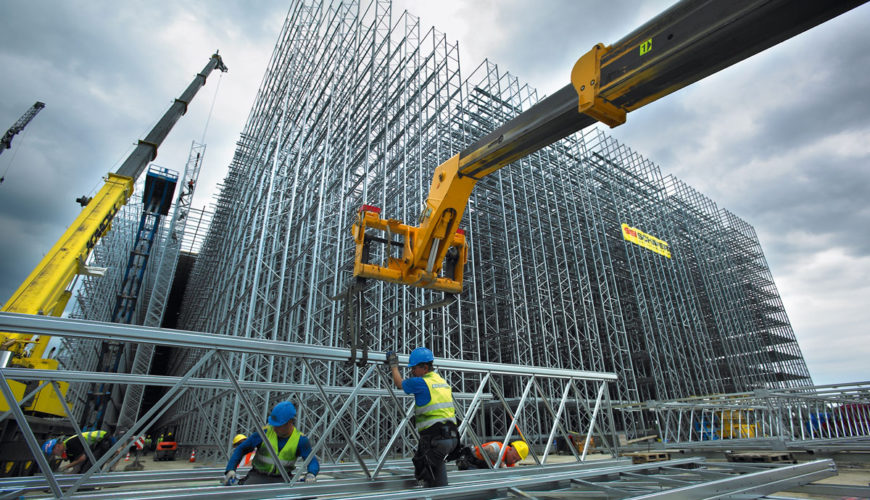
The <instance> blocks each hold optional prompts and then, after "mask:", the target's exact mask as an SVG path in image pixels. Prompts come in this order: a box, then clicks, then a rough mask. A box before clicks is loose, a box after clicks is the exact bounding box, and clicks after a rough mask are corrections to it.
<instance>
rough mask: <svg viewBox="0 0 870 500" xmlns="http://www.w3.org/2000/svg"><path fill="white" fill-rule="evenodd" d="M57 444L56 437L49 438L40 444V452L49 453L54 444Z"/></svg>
mask: <svg viewBox="0 0 870 500" xmlns="http://www.w3.org/2000/svg"><path fill="white" fill-rule="evenodd" d="M56 444H57V439H49V440H48V441H46V442H45V443H44V444H43V445H42V452H43V453H45V454H46V455H51V452H52V451H53V450H54V446H55V445H56Z"/></svg>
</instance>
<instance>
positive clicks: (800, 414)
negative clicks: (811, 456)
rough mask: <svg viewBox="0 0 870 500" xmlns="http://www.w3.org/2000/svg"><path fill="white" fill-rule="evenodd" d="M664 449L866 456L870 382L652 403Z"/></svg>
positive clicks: (869, 431) (648, 404)
mask: <svg viewBox="0 0 870 500" xmlns="http://www.w3.org/2000/svg"><path fill="white" fill-rule="evenodd" d="M642 406H644V407H645V408H646V409H648V410H650V411H652V412H654V414H655V416H656V422H657V431H658V436H660V437H661V438H662V444H663V445H664V447H665V448H681V449H686V448H689V449H698V450H700V449H740V448H742V449H747V448H750V449H756V450H757V449H771V450H792V451H828V452H831V451H847V450H867V449H868V447H870V382H858V383H854V384H837V385H825V386H814V387H811V388H809V390H805V389H803V388H801V389H798V390H796V389H776V390H771V389H758V390H755V391H752V392H746V393H734V394H721V395H715V396H705V397H693V398H682V399H678V400H674V401H658V402H656V401H651V402H646V403H644V404H643V405H642Z"/></svg>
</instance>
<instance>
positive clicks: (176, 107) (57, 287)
mask: <svg viewBox="0 0 870 500" xmlns="http://www.w3.org/2000/svg"><path fill="white" fill-rule="evenodd" d="M215 69H218V70H220V71H222V72H225V71H227V67H226V66H224V63H223V60H222V59H221V56H220V55H218V53H217V52H216V53H215V54H214V55H212V56H211V58H210V59H209V61H208V64H206V65H205V67H204V68H203V69H202V71H201V72H199V73H198V74H197V75H196V76H195V77H194V79H193V81H192V82H191V83H190V85H188V87H187V89H186V90H185V91H184V93H182V94H181V97H179V98H178V99H176V100H175V102H174V103H173V104H172V106H170V108H169V109H168V110H167V111H166V113H164V115H163V117H162V118H161V119H160V121H158V122H157V125H155V126H154V128H153V129H151V132H149V133H148V135H147V136H146V137H145V139H142V140H140V141H139V143H138V145H137V146H136V148H135V149H134V150H133V152H132V153H130V156H129V157H128V158H127V159H126V161H124V163H123V164H122V165H121V167H120V168H118V170H117V171H116V172H114V173H109V174H108V177H107V178H106V182H105V184H104V185H103V187H102V188H101V189H100V191H99V192H97V194H96V195H94V197H93V198H92V199H87V198H84V197H83V198H80V199H79V200H77V201H79V202H80V203H82V205H83V207H84V208H83V209H82V212H81V213H80V214H79V216H78V217H77V218H76V220H75V221H74V222H73V223H72V225H71V226H70V227H69V229H67V231H66V232H65V233H64V234H63V236H61V238H60V239H59V240H58V241H57V243H55V244H54V246H53V247H52V248H51V250H50V251H49V252H48V253H47V254H46V255H45V257H44V258H43V259H42V260H41V261H40V262H39V264H38V265H37V266H36V268H35V269H34V270H33V271H32V272H31V273H30V275H29V276H28V277H27V279H26V280H25V281H24V283H22V284H21V286H20V287H19V288H18V290H16V291H15V293H14V294H13V295H12V297H11V298H10V299H9V301H8V302H6V304H4V305H3V308H2V310H3V311H4V312H15V313H24V314H39V315H47V316H60V315H61V314H62V313H63V310H64V308H65V307H66V303H67V301H68V300H69V298H70V296H71V292H70V290H68V286H69V285H70V283H71V282H72V280H73V278H74V277H75V276H76V275H77V274H85V273H87V272H89V271H88V269H87V266H85V261H86V260H87V258H88V255H90V253H91V250H92V249H93V248H94V245H96V244H97V242H98V241H99V240H100V238H102V237H103V235H105V234H106V232H108V231H109V229H110V228H111V224H112V218H113V217H114V216H115V214H116V213H118V210H119V209H120V208H121V207H122V206H123V205H124V204H126V203H127V200H128V199H129V198H130V196H131V195H132V194H133V185H134V184H135V182H136V179H137V178H138V177H139V175H140V174H142V172H143V171H144V170H145V167H146V166H147V165H148V163H149V162H150V161H153V160H154V159H155V158H156V157H157V148H158V147H160V144H161V143H163V140H164V139H165V138H166V136H167V134H169V131H170V130H172V127H173V126H174V125H175V122H177V121H178V119H179V118H180V117H181V116H182V115H183V114H185V113H186V112H187V106H188V105H189V104H190V101H191V100H192V99H193V97H194V96H195V95H196V93H197V92H198V91H199V89H200V88H202V86H203V85H205V81H206V78H207V77H208V76H209V75H210V74H211V72H212V71H213V70H215ZM49 340H50V337H47V336H38V337H37V338H34V336H31V335H23V334H16V333H6V332H0V368H5V367H18V368H39V369H48V370H56V369H57V360H55V359H46V358H44V357H43V356H44V354H45V349H46V347H47V345H48V341H49ZM9 384H10V386H11V388H12V391H13V393H14V394H15V397H16V399H17V400H19V401H20V400H21V399H22V398H23V397H24V393H25V390H26V388H27V386H26V385H25V384H23V383H21V382H16V381H14V380H10V381H9ZM59 385H60V386H61V393H62V394H63V397H64V398H65V397H66V391H67V388H68V386H69V384H67V383H60V384H59ZM8 409H9V403H8V402H7V401H6V400H5V398H3V397H2V396H0V411H6V410H8ZM23 409H24V410H25V411H28V412H30V413H31V414H36V415H43V416H51V415H54V416H63V415H64V411H63V405H62V404H61V402H60V400H59V399H58V397H57V395H56V393H55V392H54V390H53V389H52V388H51V387H50V386H48V385H46V386H45V387H44V388H43V389H41V390H40V391H39V393H37V394H36V396H35V397H33V398H32V399H31V400H30V401H29V402H28V403H27V405H26V406H25V407H24V408H23Z"/></svg>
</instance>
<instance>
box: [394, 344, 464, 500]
mask: <svg viewBox="0 0 870 500" xmlns="http://www.w3.org/2000/svg"><path fill="white" fill-rule="evenodd" d="M434 361H435V357H434V355H433V354H432V351H430V350H429V349H427V348H425V347H418V348H416V349H414V350H413V351H411V355H410V357H409V358H408V366H409V367H410V368H411V376H410V377H408V378H407V379H405V380H402V376H401V375H400V374H399V358H398V356H396V353H394V352H389V353H387V364H388V365H389V367H390V372H391V373H392V376H393V383H394V384H396V387H397V388H399V389H402V390H403V391H405V393H406V394H412V395H413V396H414V402H415V408H414V423H415V425H416V427H417V432H419V433H420V444H419V446H418V447H417V452H416V453H415V454H414V458H413V459H412V461H413V462H414V477H416V478H417V480H418V481H420V482H422V484H423V486H425V487H427V488H432V487H437V486H447V466H446V465H445V463H444V459H445V458H446V457H447V455H448V454H449V453H450V452H452V451H453V450H454V449H456V448H457V447H458V446H459V431H458V429H457V427H456V410H455V409H454V407H453V391H452V390H451V389H450V384H448V383H447V381H445V380H444V379H443V378H442V377H441V375H439V374H438V373H436V372H435V370H434V369H433V363H434Z"/></svg>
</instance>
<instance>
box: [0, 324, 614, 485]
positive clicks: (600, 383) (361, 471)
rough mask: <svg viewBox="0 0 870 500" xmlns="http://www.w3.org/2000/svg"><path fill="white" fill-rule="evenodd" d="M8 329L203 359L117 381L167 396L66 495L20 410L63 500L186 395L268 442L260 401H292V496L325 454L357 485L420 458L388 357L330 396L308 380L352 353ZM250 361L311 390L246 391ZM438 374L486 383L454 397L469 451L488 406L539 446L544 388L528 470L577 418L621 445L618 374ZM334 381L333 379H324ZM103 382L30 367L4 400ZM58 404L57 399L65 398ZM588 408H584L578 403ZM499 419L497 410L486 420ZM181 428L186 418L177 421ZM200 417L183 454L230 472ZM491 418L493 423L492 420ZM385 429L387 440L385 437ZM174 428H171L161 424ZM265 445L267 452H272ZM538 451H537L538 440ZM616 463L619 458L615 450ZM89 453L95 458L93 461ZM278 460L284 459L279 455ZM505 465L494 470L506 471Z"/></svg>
mask: <svg viewBox="0 0 870 500" xmlns="http://www.w3.org/2000/svg"><path fill="white" fill-rule="evenodd" d="M0 328H3V329H4V331H10V332H17V333H29V334H34V335H37V334H38V335H51V336H53V337H64V338H96V339H99V340H108V339H111V340H112V341H114V342H118V343H120V344H125V345H126V344H130V345H137V346H140V348H141V346H143V345H150V346H156V345H165V346H172V347H174V348H176V349H184V350H195V351H197V352H198V354H199V355H198V356H197V361H196V362H195V363H194V364H193V366H191V367H190V369H188V370H187V371H186V372H185V373H183V374H181V376H178V377H170V376H156V375H144V374H115V375H114V376H113V383H115V384H117V385H123V386H136V385H141V386H151V385H156V386H164V387H167V388H168V390H167V391H166V392H165V394H164V395H163V397H162V398H161V399H160V400H159V401H158V402H157V403H156V404H154V405H153V406H151V407H149V408H148V409H147V411H146V412H145V413H144V414H143V415H142V416H140V417H139V418H138V419H136V420H135V421H134V422H132V424H131V426H130V427H129V428H128V429H125V430H123V431H119V432H118V436H117V437H118V441H117V442H116V443H115V444H114V446H113V447H112V449H110V450H109V451H108V452H106V454H105V455H104V456H103V457H102V458H100V459H99V460H95V459H94V458H92V459H91V462H92V463H93V464H94V465H92V466H91V468H90V469H89V470H88V471H86V472H84V473H83V474H82V475H81V476H80V477H78V478H77V479H76V480H75V482H74V483H73V484H72V485H71V486H69V488H68V489H66V490H62V489H61V487H60V483H59V482H58V479H57V478H56V477H55V475H54V474H53V473H52V471H51V470H50V468H49V465H48V463H47V462H46V459H45V457H44V455H43V454H42V452H41V448H40V446H41V443H39V442H37V440H36V438H35V437H34V434H33V431H32V430H31V429H30V425H29V424H28V422H27V419H26V417H25V415H24V414H23V412H22V411H21V409H20V407H19V406H17V405H15V406H13V408H12V409H11V410H10V411H9V412H7V413H6V414H4V415H3V416H2V417H0V418H3V419H5V418H9V417H14V418H15V419H16V421H17V422H18V425H19V427H20V428H21V429H22V434H23V435H24V437H25V440H26V442H27V444H28V447H29V449H30V451H31V454H32V456H33V457H34V460H35V461H36V463H37V464H38V465H39V467H40V469H41V470H42V471H43V472H44V474H45V480H46V481H47V483H48V486H49V487H50V488H51V490H52V492H53V493H54V495H55V496H57V497H61V496H69V495H72V494H74V493H75V492H76V491H77V490H78V489H79V488H80V487H82V486H84V485H85V483H87V482H88V481H89V479H90V478H91V477H92V476H93V475H94V474H96V473H98V472H100V470H101V469H102V470H103V471H104V472H105V471H107V470H108V469H109V467H111V465H112V463H113V462H116V461H117V460H119V459H120V458H121V455H120V454H119V453H117V452H119V451H122V450H124V449H126V448H127V447H129V445H130V443H131V442H132V441H133V439H135V436H138V435H140V434H141V433H142V432H143V431H144V430H145V429H148V428H149V427H151V426H153V425H155V422H160V421H161V419H165V416H166V415H169V414H170V413H168V411H169V410H170V409H175V413H176V414H178V410H179V409H183V406H184V402H185V401H187V398H184V396H185V395H188V394H193V395H196V396H197V398H198V399H197V400H196V401H197V402H196V405H195V408H194V409H193V410H192V411H193V412H194V413H195V415H196V416H201V415H208V414H210V413H211V412H212V411H213V410H214V408H217V407H221V406H231V405H232V404H233V403H234V402H237V401H241V406H242V407H243V410H242V411H243V412H244V415H245V417H246V419H248V420H249V421H252V422H258V423H257V424H254V425H252V426H251V427H250V428H249V429H246V430H248V431H251V432H262V430H260V429H261V427H260V426H261V425H262V423H261V422H264V421H265V418H266V415H265V414H264V413H263V412H262V411H261V408H260V407H258V406H255V404H254V403H253V401H258V400H260V399H266V400H267V401H273V402H277V401H282V400H287V399H290V400H294V401H295V402H296V404H297V407H298V408H299V416H298V417H297V425H298V426H299V428H300V429H303V430H304V431H305V432H306V434H308V435H309V436H311V437H312V442H313V444H312V454H311V455H310V456H309V457H308V458H307V459H306V460H305V461H304V462H303V463H301V464H299V467H298V468H297V469H296V472H295V474H293V475H292V477H291V475H289V474H287V473H285V472H284V471H283V469H282V475H283V476H285V477H284V480H285V481H286V482H288V483H289V484H290V485H295V484H298V483H297V481H298V478H299V476H300V475H301V474H303V473H304V471H305V470H306V464H307V463H308V462H309V461H310V460H311V459H312V458H313V457H314V456H315V455H318V456H319V457H320V459H321V460H323V461H324V462H326V463H332V464H340V463H342V462H345V463H350V464H355V466H354V467H353V468H354V470H355V472H354V474H357V475H359V476H360V477H365V478H367V479H368V480H375V479H377V478H378V477H379V475H382V474H386V475H390V474H394V473H396V471H395V470H394V469H395V464H394V463H393V462H392V461H391V460H392V459H393V458H395V457H403V456H407V452H408V451H407V450H408V449H413V448H415V447H416V439H417V435H416V431H415V430H414V429H413V427H412V426H409V425H408V422H409V420H408V416H409V415H411V414H412V413H413V408H414V402H413V399H412V398H411V397H409V396H407V395H404V394H401V395H399V394H397V392H396V391H395V387H394V386H393V385H392V380H391V379H390V377H389V376H388V375H387V371H386V369H385V368H384V366H383V364H384V362H385V360H386V355H385V354H384V353H381V352H371V353H369V356H368V359H367V360H363V359H362V358H361V357H360V358H359V359H358V360H357V361H358V362H359V365H358V366H357V368H358V369H359V371H360V378H359V382H358V383H357V384H356V385H354V386H345V385H338V386H336V385H331V384H328V383H324V381H322V380H319V379H317V378H313V377H311V375H310V374H311V373H316V372H315V371H314V370H312V369H311V368H312V367H314V366H317V365H325V366H327V367H329V366H330V365H335V364H344V363H345V361H346V360H347V359H348V357H349V356H350V355H351V353H350V350H348V349H340V348H335V347H321V346H313V345H306V344H300V343H291V342H283V341H282V342H273V341H263V340H259V339H244V338H238V337H230V336H226V335H216V334H208V333H197V332H189V331H178V330H168V329H159V328H151V327H145V326H132V325H121V324H116V323H105V322H95V321H86V320H73V319H65V318H50V317H38V316H31V315H21V314H12V313H0ZM238 355H247V356H250V357H259V358H264V359H266V358H268V359H278V360H282V361H283V360H289V361H290V362H291V363H292V364H295V365H299V366H302V367H305V368H308V369H309V371H308V373H309V379H308V380H309V382H308V383H298V382H296V381H295V380H294V379H288V380H285V381H284V382H282V383H276V382H272V381H259V382H253V381H247V380H240V379H239V378H238V374H237V373H236V372H235V371H234V370H233V369H232V363H231V362H230V361H231V360H232V358H233V357H235V356H238ZM400 361H401V362H403V363H407V357H406V356H401V357H400ZM436 363H437V366H438V367H439V370H440V371H441V372H442V373H444V376H445V378H447V380H448V381H454V380H466V381H471V380H473V379H477V380H478V383H477V385H476V386H471V385H469V388H472V389H473V391H472V392H460V391H455V392H454V399H455V401H456V408H457V414H458V415H459V416H460V417H461V418H462V424H461V426H460V434H461V436H462V438H463V440H465V441H467V442H470V443H473V444H475V445H479V444H481V443H482V441H480V438H479V437H478V436H479V435H480V434H481V433H482V432H481V431H482V430H484V429H485V426H486V419H483V418H481V411H480V410H481V407H482V403H483V402H484V401H486V400H490V399H492V400H497V401H499V402H500V403H501V407H502V411H501V412H500V414H501V418H502V420H504V421H506V422H507V424H506V425H504V427H506V428H507V429H508V430H507V431H506V434H505V435H503V436H502V437H501V439H502V440H503V441H505V442H508V441H510V440H511V439H512V438H513V437H514V436H517V435H520V434H527V435H531V432H530V430H531V429H532V427H533V426H535V425H536V424H537V423H538V422H537V419H536V417H537V416H538V415H537V411H536V409H535V407H534V406H533V405H532V404H527V403H528V402H530V401H532V400H534V399H536V397H537V396H536V395H535V394H536V393H540V392H541V385H542V382H543V381H550V382H551V383H552V384H556V385H559V386H562V387H564V389H563V391H562V396H561V399H560V400H559V402H558V403H557V404H556V405H553V406H550V405H548V404H546V405H544V406H545V407H546V411H547V418H548V419H549V421H550V424H549V427H548V428H547V429H546V430H547V431H548V434H547V436H548V437H547V439H546V441H544V443H543V444H542V445H541V444H538V445H537V446H532V449H531V451H530V459H531V460H533V461H534V462H535V463H536V464H538V465H545V464H547V460H548V456H550V455H551V446H550V444H551V443H552V442H553V440H554V438H555V437H556V436H561V438H562V439H565V440H568V439H569V436H568V433H567V430H566V429H569V428H570V429H578V427H577V425H578V419H579V418H582V419H584V421H585V422H587V424H586V427H585V428H581V430H582V432H583V434H584V436H585V438H586V442H587V443H588V442H589V439H590V438H591V437H592V435H593V433H594V434H595V435H596V436H597V437H599V438H600V439H601V440H602V441H603V442H605V443H608V442H609V443H611V444H613V443H615V442H616V440H615V426H614V424H613V419H612V413H611V410H610V405H609V400H608V399H607V397H606V394H607V391H606V387H607V385H608V384H609V383H612V382H613V381H614V380H615V379H616V376H615V375H614V374H612V373H599V372H586V371H576V370H564V369H549V368H540V367H528V366H519V365H507V364H498V363H484V362H473V361H463V360H451V359H438V360H436ZM322 371H323V372H326V373H329V372H330V371H331V370H322ZM104 378H105V374H104V373H100V372H92V371H71V370H35V369H22V368H3V369H0V391H2V394H3V396H4V397H5V398H7V400H14V398H13V396H12V390H11V388H10V387H9V385H8V383H7V382H6V381H7V380H8V379H15V380H24V381H42V384H40V385H39V387H38V388H36V389H35V390H33V391H29V392H28V394H26V395H25V396H24V401H26V400H28V399H29V398H30V397H32V396H33V395H34V394H36V393H37V392H38V391H39V389H41V388H42V386H43V385H44V384H51V385H52V386H53V387H55V390H58V391H59V389H58V386H57V384H56V382H57V381H68V382H79V383H92V382H96V381H98V380H101V379H104ZM583 384H591V385H594V386H596V387H597V388H598V390H597V398H596V399H595V400H593V401H588V402H587V401H582V402H581V403H579V404H572V403H571V402H570V401H569V395H570V394H571V393H572V392H573V393H575V394H576V393H578V392H579V387H583ZM514 385H519V386H523V387H524V388H525V389H524V391H523V396H522V398H521V400H520V401H519V403H518V405H517V406H516V407H511V405H510V404H508V402H507V401H506V400H505V398H504V396H503V395H504V393H505V392H506V388H507V387H509V386H514ZM58 394H59V392H58ZM577 399H579V398H575V401H576V400H577ZM63 405H64V407H65V410H66V413H67V417H68V420H69V423H70V425H72V427H73V428H74V429H75V431H76V432H81V428H80V426H79V425H78V424H77V423H76V417H75V415H74V414H73V413H72V411H71V410H70V408H69V406H68V405H67V404H66V402H65V401H64V402H63ZM489 413H490V414H492V413H494V412H493V411H490V412H489ZM177 418H185V415H183V414H182V415H180V416H179V417H177ZM198 418H199V426H200V428H202V429H204V432H201V433H199V434H197V438H198V439H200V440H199V441H196V442H191V441H182V443H181V446H182V448H183V450H184V451H185V452H186V451H188V450H190V449H196V450H198V451H199V452H200V453H198V455H200V456H202V455H211V456H212V459H213V460H220V461H226V460H227V459H228V457H229V452H230V451H231V442H230V441H231V439H230V438H231V436H228V435H226V434H224V433H223V432H222V431H223V429H221V428H220V427H219V422H213V421H208V420H203V419H202V418H201V417H198ZM489 418H491V416H490V417H489ZM384 423H388V424H389V425H388V426H387V427H386V428H387V429H389V430H388V432H385V433H383V434H381V431H382V430H384V428H385V427H384ZM167 424H168V423H167V422H166V421H165V420H164V423H163V425H167ZM192 433H193V430H191V429H184V428H183V427H182V428H181V429H180V430H179V434H178V435H191V434H192ZM266 442H268V441H266ZM530 444H532V445H535V444H536V443H535V442H534V441H533V440H530ZM610 451H611V454H612V455H615V454H616V453H617V450H616V449H615V448H614V447H612V446H611V448H610ZM88 452H90V450H88ZM270 453H271V454H273V456H274V457H273V458H274V459H276V460H277V456H276V455H275V450H273V449H271V448H270ZM571 453H572V455H573V458H574V460H575V461H576V462H583V461H585V459H586V454H587V449H586V448H585V447H584V448H583V450H582V452H581V451H580V450H576V449H572V450H571ZM500 459H501V457H499V458H498V459H497V460H496V461H500ZM407 467H408V465H407V462H406V463H405V465H404V466H402V467H400V470H399V471H398V473H400V474H407V473H408V470H407Z"/></svg>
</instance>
